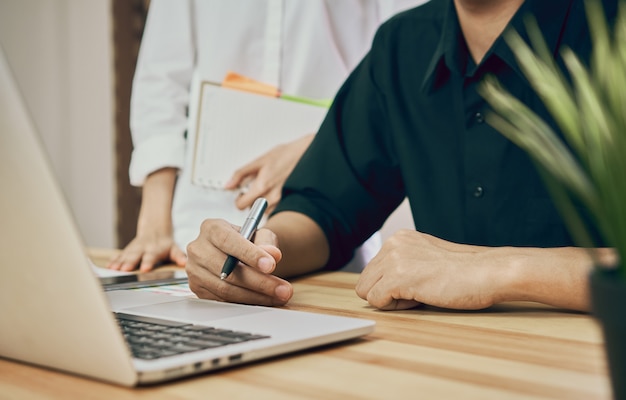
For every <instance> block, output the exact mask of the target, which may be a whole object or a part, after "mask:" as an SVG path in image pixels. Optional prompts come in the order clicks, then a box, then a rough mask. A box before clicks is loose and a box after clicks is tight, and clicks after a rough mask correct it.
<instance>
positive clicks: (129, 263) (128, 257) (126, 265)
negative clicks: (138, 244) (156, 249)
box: [120, 250, 143, 272]
mask: <svg viewBox="0 0 626 400" xmlns="http://www.w3.org/2000/svg"><path fill="white" fill-rule="evenodd" d="M142 255H143V252H141V251H135V250H130V251H128V250H126V251H124V254H123V258H122V260H121V264H120V271H126V272H127V271H134V270H135V269H137V267H138V266H139V262H140V261H141V258H142Z"/></svg>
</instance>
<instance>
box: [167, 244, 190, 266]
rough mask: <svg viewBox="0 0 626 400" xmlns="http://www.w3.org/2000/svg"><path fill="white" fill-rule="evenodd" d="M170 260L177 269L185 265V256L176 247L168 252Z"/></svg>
mask: <svg viewBox="0 0 626 400" xmlns="http://www.w3.org/2000/svg"><path fill="white" fill-rule="evenodd" d="M170 259H171V260H172V261H173V262H174V263H175V264H176V265H178V266H179V267H184V266H185V264H186V263H187V255H186V254H185V252H184V251H182V250H181V249H180V247H178V246H176V245H174V246H173V247H172V249H171V250H170Z"/></svg>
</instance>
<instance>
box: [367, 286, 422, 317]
mask: <svg viewBox="0 0 626 400" xmlns="http://www.w3.org/2000/svg"><path fill="white" fill-rule="evenodd" d="M365 299H366V300H367V302H368V303H370V304H371V305H372V306H374V307H376V308H378V309H379V310H383V311H391V310H406V309H409V308H413V307H416V306H418V305H419V304H420V303H419V302H417V301H416V300H413V299H405V298H403V296H402V295H401V293H400V292H399V291H398V290H396V289H395V288H393V287H390V286H389V285H387V284H386V283H385V281H384V280H383V279H379V280H378V282H376V284H375V285H374V286H373V287H372V288H371V289H370V290H369V291H368V292H367V295H366V297H365Z"/></svg>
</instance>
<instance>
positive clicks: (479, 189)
mask: <svg viewBox="0 0 626 400" xmlns="http://www.w3.org/2000/svg"><path fill="white" fill-rule="evenodd" d="M484 192H485V191H484V189H483V187H482V186H476V187H475V188H474V193H473V195H474V197H476V198H479V197H483V194H484Z"/></svg>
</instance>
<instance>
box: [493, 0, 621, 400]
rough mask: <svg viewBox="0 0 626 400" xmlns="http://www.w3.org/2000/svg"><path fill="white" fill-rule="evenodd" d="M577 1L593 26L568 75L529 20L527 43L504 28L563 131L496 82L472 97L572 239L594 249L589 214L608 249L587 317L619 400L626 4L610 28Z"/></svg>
mask: <svg viewBox="0 0 626 400" xmlns="http://www.w3.org/2000/svg"><path fill="white" fill-rule="evenodd" d="M585 6H586V12H587V17H588V21H589V27H590V30H591V32H592V53H591V57H590V62H589V66H588V67H587V66H585V64H583V62H581V60H580V59H579V58H578V57H577V56H576V55H575V54H574V53H573V52H572V51H571V50H569V49H564V51H563V52H562V54H561V56H562V57H563V62H564V63H565V66H566V70H567V71H563V70H561V69H559V67H558V65H557V63H556V60H555V59H554V56H553V55H552V54H551V52H550V51H549V50H548V47H547V46H546V44H545V42H544V40H543V37H542V35H541V33H540V31H539V28H538V26H537V25H536V22H534V21H533V20H532V19H529V20H528V21H527V23H528V25H527V31H528V35H529V38H530V43H531V44H532V47H531V46H530V45H528V44H527V43H526V42H525V41H524V40H523V39H522V38H521V36H520V35H519V34H517V33H516V32H506V34H505V40H506V41H507V43H508V45H509V46H510V47H511V49H512V51H513V53H514V54H515V56H516V59H517V61H518V63H519V65H520V68H521V69H522V71H523V73H524V75H525V76H526V78H527V79H528V81H529V82H530V84H531V86H532V87H533V89H534V90H535V92H536V93H537V95H538V96H539V98H540V99H541V100H542V101H543V103H544V105H545V106H546V108H547V110H548V112H549V113H550V115H551V116H552V117H553V118H554V121H555V122H556V124H557V125H558V127H559V129H560V131H561V134H562V136H560V135H559V134H557V133H556V132H555V131H553V129H552V128H551V127H550V126H549V125H548V123H546V121H543V120H542V119H541V118H540V117H538V116H537V115H536V114H535V113H534V112H532V111H531V110H530V109H529V108H528V107H526V106H525V105H524V104H523V103H522V102H520V101H519V100H518V99H516V98H515V97H514V96H512V95H511V94H510V93H508V92H507V91H506V90H505V89H504V88H502V87H501V86H500V85H499V84H498V82H497V80H496V79H495V78H492V77H491V78H488V79H486V80H485V82H483V85H482V86H481V94H482V95H483V96H484V97H485V99H486V100H487V102H488V103H489V104H490V105H491V107H492V108H493V112H492V113H491V114H490V115H488V119H487V121H488V122H489V123H490V124H491V125H492V126H493V127H494V128H495V129H497V130H498V131H499V132H501V133H502V134H503V135H505V136H506V137H507V138H509V139H510V140H511V141H513V142H514V143H516V144H517V145H518V146H520V147H521V148H522V149H524V150H525V151H526V152H527V153H528V154H529V156H530V157H531V158H532V159H533V160H534V161H535V162H536V164H537V165H538V167H539V171H540V172H541V173H542V176H543V177H544V178H545V182H546V186H547V188H548V190H549V192H550V194H551V196H552V198H553V199H554V201H555V204H556V206H557V208H558V209H559V211H560V212H561V215H562V216H563V220H564V221H565V223H566V224H567V227H568V229H569V231H570V233H571V234H572V237H573V239H574V240H575V241H576V242H577V243H578V244H579V245H580V246H582V247H588V248H592V247H593V246H594V243H593V241H592V239H591V238H592V235H591V229H592V228H591V225H590V224H589V220H591V221H593V225H594V226H595V228H594V229H597V231H598V233H599V235H600V236H601V237H602V239H603V240H604V241H605V242H606V244H607V245H608V246H610V247H613V248H614V249H615V250H616V252H617V255H618V258H619V261H618V264H617V265H615V266H613V268H605V267H602V266H599V265H598V263H596V268H594V270H593V272H592V273H591V276H590V291H591V299H592V313H593V315H594V317H596V319H597V321H598V322H599V323H600V325H601V326H602V331H603V335H604V339H605V350H606V355H607V359H608V363H609V369H610V373H611V382H612V387H613V394H614V396H615V398H619V399H622V398H626V7H622V8H621V9H620V11H619V12H618V17H617V19H616V22H615V24H614V25H610V24H608V23H607V21H606V19H605V15H604V11H603V10H602V6H601V2H599V1H589V0H587V1H586V3H585ZM565 72H567V73H568V75H565ZM581 206H582V207H581ZM583 209H584V210H586V211H585V212H581V210H583ZM592 256H593V254H592Z"/></svg>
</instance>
